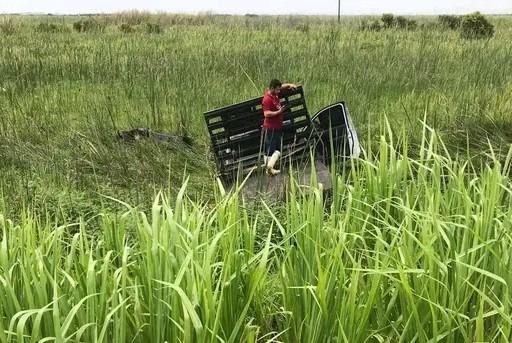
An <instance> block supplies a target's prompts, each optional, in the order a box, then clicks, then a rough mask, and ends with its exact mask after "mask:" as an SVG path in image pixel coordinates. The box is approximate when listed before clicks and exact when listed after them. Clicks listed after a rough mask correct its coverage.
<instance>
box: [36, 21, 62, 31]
mask: <svg viewBox="0 0 512 343" xmlns="http://www.w3.org/2000/svg"><path fill="white" fill-rule="evenodd" d="M35 31H36V32H41V33H60V32H67V31H69V30H68V27H67V26H66V25H64V24H56V23H39V24H38V25H37V26H36V27H35Z"/></svg>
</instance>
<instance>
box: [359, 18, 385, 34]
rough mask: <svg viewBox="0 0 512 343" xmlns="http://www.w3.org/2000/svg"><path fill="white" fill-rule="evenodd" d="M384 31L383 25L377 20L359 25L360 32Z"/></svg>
mask: <svg viewBox="0 0 512 343" xmlns="http://www.w3.org/2000/svg"><path fill="white" fill-rule="evenodd" d="M381 29H382V25H381V24H380V21H379V20H377V19H375V20H372V21H371V22H368V21H366V20H363V21H361V22H360V23H359V30H361V31H380V30H381Z"/></svg>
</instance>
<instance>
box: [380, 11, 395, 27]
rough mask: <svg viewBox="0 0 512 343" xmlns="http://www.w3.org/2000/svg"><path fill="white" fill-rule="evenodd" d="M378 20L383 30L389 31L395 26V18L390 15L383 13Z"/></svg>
mask: <svg viewBox="0 0 512 343" xmlns="http://www.w3.org/2000/svg"><path fill="white" fill-rule="evenodd" d="M380 20H382V24H383V26H384V28H385V29H390V28H392V27H393V26H394V25H395V17H394V16H393V14H391V13H384V14H383V15H382V18H381V19H380Z"/></svg>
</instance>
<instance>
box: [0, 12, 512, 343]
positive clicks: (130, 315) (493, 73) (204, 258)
mask: <svg viewBox="0 0 512 343" xmlns="http://www.w3.org/2000/svg"><path fill="white" fill-rule="evenodd" d="M82 19H83V18H76V17H53V16H49V17H20V16H9V17H7V16H4V17H0V46H1V49H0V342H22V341H27V342H28V341H30V342H32V341H34V342H37V341H39V340H44V341H53V340H55V341H57V342H63V341H72V342H164V341H168V342H210V341H211V342H222V341H224V342H240V341H244V342H255V341H261V342H264V341H273V342H275V341H283V342H328V341H332V342H438V341H440V342H483V341H485V342H490V341H493V342H494V341H496V342H509V341H511V340H512V332H511V330H512V296H511V294H510V293H509V289H510V286H511V285H512V254H511V253H510V251H511V249H510V247H511V244H512V235H511V234H512V207H511V201H512V183H511V182H510V167H511V160H512V150H511V149H510V143H511V142H512V63H510V61H512V52H511V50H510V41H511V39H512V25H511V24H512V18H510V17H506V16H503V17H491V18H490V21H491V22H492V23H493V24H494V25H495V30H496V31H495V35H494V37H492V38H491V39H480V40H465V39H462V38H461V37H460V35H459V33H458V32H457V31H451V30H447V29H444V28H442V27H441V26H439V25H438V24H437V22H436V18H434V17H432V18H429V17H425V18H416V19H417V20H418V27H417V28H416V29H415V30H400V29H385V30H380V31H370V30H361V29H360V27H359V25H360V21H361V18H355V17H353V18H346V19H344V20H343V21H342V23H341V24H337V23H336V22H335V21H334V20H332V19H330V18H322V17H314V18H308V17H249V16H246V17H223V16H198V17H185V16H173V15H163V14H162V15H158V16H149V15H143V14H125V15H114V16H108V17H93V20H94V23H95V26H94V27H93V28H92V29H91V30H89V31H87V32H77V31H76V30H74V29H73V23H75V22H77V21H78V20H82ZM150 22H151V23H153V24H154V25H157V26H158V27H159V28H160V29H161V30H162V32H160V33H150V32H148V27H149V26H147V23H150ZM50 24H54V25H53V26H51V25H50ZM123 24H124V26H122V25H123ZM274 77H277V78H280V79H282V80H283V81H289V82H296V83H300V84H301V85H302V86H303V87H304V91H305V97H306V102H307V105H308V109H309V112H310V113H311V114H313V113H315V112H316V111H317V110H319V109H320V108H322V107H324V106H325V105H328V104H330V103H333V102H336V101H338V100H345V101H346V102H347V104H348V106H349V109H350V112H351V115H352V117H353V120H354V122H355V125H356V127H357V129H358V133H359V136H360V139H361V141H362V145H363V148H364V150H365V152H364V154H363V156H362V158H361V159H360V160H354V161H353V163H350V165H348V166H346V168H344V169H343V170H342V171H340V172H339V174H336V175H334V177H333V181H334V191H333V193H332V195H331V196H330V197H329V198H328V199H326V198H325V197H324V194H323V193H322V190H321V187H319V186H318V185H316V184H315V183H313V184H312V185H311V187H308V188H305V189H303V188H297V187H292V192H291V194H290V195H289V196H288V198H287V200H286V201H285V202H283V203H276V202H272V201H270V200H265V201H256V202H246V201H244V199H243V198H242V197H241V196H240V195H239V194H238V193H237V192H235V193H233V194H224V192H223V189H221V188H219V187H218V185H217V182H216V180H215V164H214V161H213V160H212V158H211V155H210V146H209V142H210V140H209V136H208V133H207V130H206V126H205V123H204V119H203V113H204V112H206V111H208V110H211V109H214V108H218V107H222V106H227V105H230V104H233V103H236V102H239V101H243V100H246V99H249V98H253V97H257V96H260V95H262V94H263V92H264V90H265V87H266V86H267V84H268V81H269V80H270V79H271V78H274ZM134 127H149V128H151V129H153V130H156V131H163V132H168V133H171V134H175V135H187V136H190V137H191V138H192V139H193V145H192V146H188V145H186V144H182V143H180V142H177V143H176V144H174V145H172V146H170V147H169V146H162V145H159V144H155V143H149V142H147V143H137V144H126V143H123V142H120V141H119V140H118V139H117V137H116V131H117V130H123V129H130V128H134Z"/></svg>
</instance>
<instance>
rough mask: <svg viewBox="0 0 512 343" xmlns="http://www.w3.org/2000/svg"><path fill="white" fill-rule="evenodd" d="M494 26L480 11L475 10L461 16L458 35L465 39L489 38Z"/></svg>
mask: <svg viewBox="0 0 512 343" xmlns="http://www.w3.org/2000/svg"><path fill="white" fill-rule="evenodd" d="M493 35H494V26H493V25H492V24H491V23H490V22H489V21H488V20H487V19H486V18H485V17H484V16H483V15H482V14H481V13H480V12H475V13H471V14H467V15H465V16H463V17H462V21H461V32H460V36H461V37H462V38H465V39H478V38H491V37H492V36H493Z"/></svg>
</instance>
